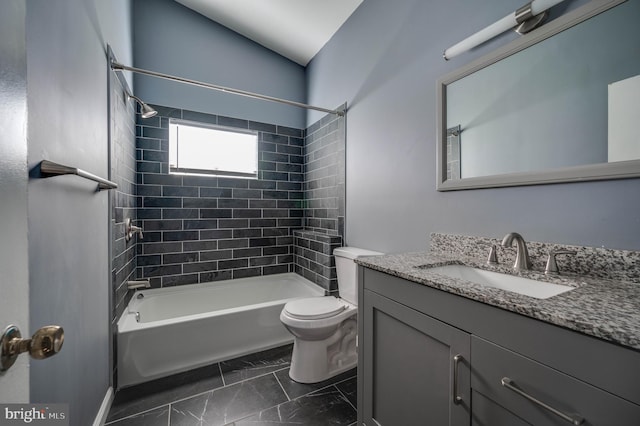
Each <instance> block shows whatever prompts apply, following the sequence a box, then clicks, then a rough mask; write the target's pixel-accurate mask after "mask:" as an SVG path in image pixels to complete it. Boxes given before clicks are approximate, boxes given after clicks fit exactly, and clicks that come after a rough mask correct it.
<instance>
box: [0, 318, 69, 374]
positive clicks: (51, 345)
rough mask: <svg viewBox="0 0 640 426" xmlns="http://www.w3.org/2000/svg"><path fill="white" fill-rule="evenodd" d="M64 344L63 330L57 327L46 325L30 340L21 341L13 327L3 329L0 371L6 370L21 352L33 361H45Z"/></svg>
mask: <svg viewBox="0 0 640 426" xmlns="http://www.w3.org/2000/svg"><path fill="white" fill-rule="evenodd" d="M63 343H64V330H63V329H62V327H60V326H59V325H47V326H45V327H42V328H40V329H38V330H37V331H36V332H35V333H33V336H31V339H23V338H22V334H21V333H20V329H19V328H18V327H17V326H15V325H13V324H12V325H10V326H8V327H7V328H5V330H4V333H2V339H1V340H0V349H1V351H2V355H1V356H0V371H6V370H8V369H9V368H10V367H11V366H12V365H13V363H14V362H16V358H18V355H20V354H21V353H23V352H29V355H31V358H33V359H45V358H49V357H52V356H53V355H55V354H57V353H58V352H60V349H61V348H62V344H63Z"/></svg>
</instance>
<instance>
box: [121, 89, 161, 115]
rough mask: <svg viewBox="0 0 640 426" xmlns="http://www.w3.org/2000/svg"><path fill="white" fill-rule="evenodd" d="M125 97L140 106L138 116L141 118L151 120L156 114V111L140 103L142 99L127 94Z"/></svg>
mask: <svg viewBox="0 0 640 426" xmlns="http://www.w3.org/2000/svg"><path fill="white" fill-rule="evenodd" d="M127 96H128V97H129V98H131V99H133V100H135V101H136V102H137V103H139V104H140V116H141V117H142V118H151V117H153V116H154V115H156V114H157V113H158V111H156V110H155V109H153V108H151V107H150V106H149V105H147V104H146V103H144V102H142V99H140V98H139V97H137V96H134V95H132V94H130V93H127Z"/></svg>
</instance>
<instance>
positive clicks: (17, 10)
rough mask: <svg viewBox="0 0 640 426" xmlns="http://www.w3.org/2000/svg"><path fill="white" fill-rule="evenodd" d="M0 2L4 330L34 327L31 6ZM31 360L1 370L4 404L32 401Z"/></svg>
mask: <svg viewBox="0 0 640 426" xmlns="http://www.w3.org/2000/svg"><path fill="white" fill-rule="evenodd" d="M25 3H26V2H24V1H22V0H8V1H3V2H1V3H0V235H1V237H0V333H2V332H3V330H4V329H5V327H6V326H8V325H9V324H15V325H17V326H18V327H19V328H20V329H21V330H22V332H23V334H27V333H28V332H29V275H28V270H29V266H28V246H27V180H28V173H27V136H26V117H27V86H26V78H27V66H26V63H27V53H26V42H25V13H26V10H25V7H26V5H25ZM28 366H29V359H28V357H26V356H24V355H23V356H22V357H20V358H19V359H18V360H17V362H16V363H15V364H14V365H13V367H12V368H11V369H10V370H8V371H6V372H5V373H0V403H9V402H28V401H29V369H28Z"/></svg>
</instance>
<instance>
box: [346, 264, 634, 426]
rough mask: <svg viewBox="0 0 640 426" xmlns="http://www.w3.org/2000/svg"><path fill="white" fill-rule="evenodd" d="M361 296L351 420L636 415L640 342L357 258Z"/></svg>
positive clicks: (491, 421)
mask: <svg viewBox="0 0 640 426" xmlns="http://www.w3.org/2000/svg"><path fill="white" fill-rule="evenodd" d="M358 297H359V307H360V312H359V321H358V327H359V330H358V331H359V353H358V356H359V359H358V361H359V364H358V365H359V369H360V371H359V374H358V407H359V410H358V425H367V426H376V425H382V426H395V425H403V426H405V425H475V426H501V425H505V426H520V425H522V426H524V425H536V426H538V425H542V426H545V425H554V426H555V425H569V424H583V425H590V426H595V425H606V426H609V425H616V426H626V425H629V426H631V425H635V426H637V425H640V383H638V382H639V380H638V378H640V352H639V351H636V350H633V349H629V348H625V347H621V346H619V345H615V344H612V343H608V342H606V341H604V340H601V339H597V338H594V337H590V336H587V335H584V334H581V333H577V332H573V331H571V330H568V329H565V328H562V327H558V326H555V325H552V324H548V323H545V322H542V321H539V320H535V319H532V318H529V317H525V316H523V315H519V314H516V313H513V312H509V311H506V310H503V309H500V308H496V307H492V306H489V305H487V304H484V303H480V302H476V301H473V300H470V299H467V298H464V297H460V296H456V295H454V294H450V293H448V292H444V291H441V290H437V289H434V288H431V287H428V286H425V285H422V284H417V283H413V282H411V281H408V280H404V279H401V278H398V277H395V276H392V275H388V274H385V273H382V272H378V271H374V270H372V269H368V268H364V267H360V271H359V291H358ZM457 355H460V356H461V357H458V360H459V361H458V362H456V361H455V360H454V358H455V357H456V356H457ZM458 398H459V400H458ZM543 405H546V407H544V406H543ZM554 410H555V412H554Z"/></svg>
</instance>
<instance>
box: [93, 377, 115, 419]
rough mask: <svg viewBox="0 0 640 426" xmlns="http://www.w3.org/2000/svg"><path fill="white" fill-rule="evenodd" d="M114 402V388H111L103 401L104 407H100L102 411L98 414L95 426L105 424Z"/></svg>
mask: <svg viewBox="0 0 640 426" xmlns="http://www.w3.org/2000/svg"><path fill="white" fill-rule="evenodd" d="M112 402H113V388H112V387H111V386H109V389H107V393H106V394H105V396H104V399H103V400H102V405H100V410H98V414H96V419H95V420H94V421H93V426H103V425H104V424H105V422H106V421H107V415H108V414H109V409H110V408H111V403H112Z"/></svg>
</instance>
